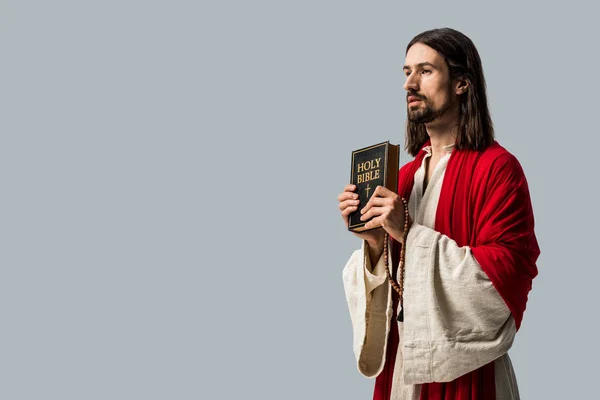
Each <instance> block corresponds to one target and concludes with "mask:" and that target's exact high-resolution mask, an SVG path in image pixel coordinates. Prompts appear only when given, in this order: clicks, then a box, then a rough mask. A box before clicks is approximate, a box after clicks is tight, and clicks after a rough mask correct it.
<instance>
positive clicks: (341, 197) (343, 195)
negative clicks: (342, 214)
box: [338, 192, 358, 201]
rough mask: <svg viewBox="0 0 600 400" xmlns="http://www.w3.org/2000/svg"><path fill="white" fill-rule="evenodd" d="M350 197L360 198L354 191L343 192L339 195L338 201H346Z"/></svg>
mask: <svg viewBox="0 0 600 400" xmlns="http://www.w3.org/2000/svg"><path fill="white" fill-rule="evenodd" d="M348 199H358V195H357V194H356V193H354V192H342V193H340V194H339V195H338V201H344V200H348Z"/></svg>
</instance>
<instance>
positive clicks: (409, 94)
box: [406, 92, 426, 101]
mask: <svg viewBox="0 0 600 400" xmlns="http://www.w3.org/2000/svg"><path fill="white" fill-rule="evenodd" d="M410 96H413V97H416V98H417V99H419V100H425V99H426V97H425V96H421V95H420V94H418V93H414V92H409V93H407V94H406V101H408V98H409V97H410Z"/></svg>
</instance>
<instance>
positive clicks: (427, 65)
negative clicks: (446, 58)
mask: <svg viewBox="0 0 600 400" xmlns="http://www.w3.org/2000/svg"><path fill="white" fill-rule="evenodd" d="M417 67H432V68H435V65H433V64H432V63H430V62H427V61H425V62H422V63H418V64H417ZM407 69H410V67H409V66H408V65H405V66H404V68H402V70H403V71H404V70H407Z"/></svg>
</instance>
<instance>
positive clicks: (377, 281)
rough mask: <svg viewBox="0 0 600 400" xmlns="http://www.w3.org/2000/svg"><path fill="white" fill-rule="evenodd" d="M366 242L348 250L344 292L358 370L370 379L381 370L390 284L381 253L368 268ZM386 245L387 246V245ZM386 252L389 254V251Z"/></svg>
mask: <svg viewBox="0 0 600 400" xmlns="http://www.w3.org/2000/svg"><path fill="white" fill-rule="evenodd" d="M367 246H368V245H367V243H366V242H365V241H363V244H362V247H361V248H360V249H359V250H356V251H355V252H354V253H352V256H351V257H350V259H349V260H348V262H347V263H346V266H345V267H344V270H343V273H342V277H343V282H344V291H345V294H346V301H347V302H348V309H349V311H350V319H351V322H352V330H353V349H354V355H355V357H356V361H357V367H358V371H359V372H360V373H361V374H362V375H364V376H365V377H367V378H374V377H376V376H377V375H379V373H380V372H381V370H382V369H383V366H384V364H385V352H386V347H387V336H388V332H389V329H390V321H391V319H392V318H391V316H392V312H393V311H392V298H391V291H390V285H389V284H384V283H386V275H385V265H384V258H383V255H382V256H381V257H380V259H379V260H378V262H377V264H376V266H375V267H374V268H371V263H370V260H369V253H368V247H367ZM388 248H391V246H389V247H388ZM388 251H389V252H390V253H391V250H388ZM390 253H388V255H389V257H391V254H390Z"/></svg>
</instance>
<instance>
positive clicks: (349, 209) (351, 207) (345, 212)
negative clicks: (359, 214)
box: [342, 206, 358, 219]
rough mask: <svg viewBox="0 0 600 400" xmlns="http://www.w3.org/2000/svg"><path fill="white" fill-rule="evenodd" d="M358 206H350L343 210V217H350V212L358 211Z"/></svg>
mask: <svg viewBox="0 0 600 400" xmlns="http://www.w3.org/2000/svg"><path fill="white" fill-rule="evenodd" d="M357 208H358V207H356V206H350V207H346V208H345V209H344V210H343V211H342V218H344V219H346V218H348V215H350V213H352V212H354V211H356V209H357Z"/></svg>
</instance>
